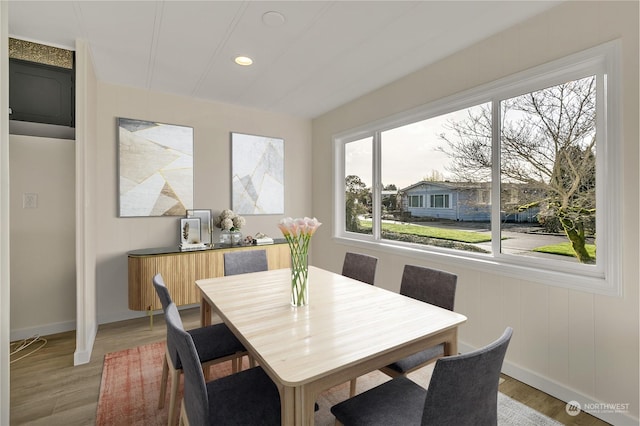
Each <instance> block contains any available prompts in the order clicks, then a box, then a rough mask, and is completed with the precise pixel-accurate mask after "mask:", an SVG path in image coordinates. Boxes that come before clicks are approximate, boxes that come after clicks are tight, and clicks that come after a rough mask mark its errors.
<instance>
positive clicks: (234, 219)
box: [213, 209, 247, 232]
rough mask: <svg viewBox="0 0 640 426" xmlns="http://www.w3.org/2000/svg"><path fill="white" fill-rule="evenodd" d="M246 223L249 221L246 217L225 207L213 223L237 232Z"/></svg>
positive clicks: (223, 228)
mask: <svg viewBox="0 0 640 426" xmlns="http://www.w3.org/2000/svg"><path fill="white" fill-rule="evenodd" d="M245 223H247V221H246V220H245V219H244V217H242V216H239V215H237V214H235V213H234V212H233V211H232V210H229V209H225V210H222V212H221V213H220V215H219V216H218V217H217V218H216V221H215V222H214V224H213V225H214V226H215V227H216V228H220V229H222V230H223V231H230V232H235V231H239V230H240V228H242V227H243V226H244V224H245Z"/></svg>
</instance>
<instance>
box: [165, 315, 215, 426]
mask: <svg viewBox="0 0 640 426" xmlns="http://www.w3.org/2000/svg"><path fill="white" fill-rule="evenodd" d="M165 319H166V321H167V342H169V341H172V342H173V343H174V344H175V346H176V348H177V350H178V355H179V356H180V360H181V361H182V371H183V373H184V397H183V398H184V408H185V411H186V414H187V418H188V419H189V424H191V425H205V424H208V423H209V402H208V400H209V397H208V395H207V386H206V383H205V379H204V374H203V373H202V365H201V364H200V358H199V357H198V352H197V350H196V346H195V344H194V343H193V339H192V338H191V335H190V334H189V333H187V332H186V331H184V327H183V325H182V320H181V319H180V314H179V313H178V308H176V305H175V304H174V303H170V304H169V306H167V309H166V312H165Z"/></svg>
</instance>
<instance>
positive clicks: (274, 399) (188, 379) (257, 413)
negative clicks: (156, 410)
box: [166, 303, 281, 426]
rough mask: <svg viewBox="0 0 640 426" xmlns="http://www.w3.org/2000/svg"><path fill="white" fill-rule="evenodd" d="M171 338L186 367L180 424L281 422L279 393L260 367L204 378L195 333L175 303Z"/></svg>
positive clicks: (171, 306) (169, 330)
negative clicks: (211, 379)
mask: <svg viewBox="0 0 640 426" xmlns="http://www.w3.org/2000/svg"><path fill="white" fill-rule="evenodd" d="M166 320H167V335H168V339H170V340H171V341H173V342H174V343H175V346H176V348H177V350H178V355H179V357H180V359H181V360H182V366H183V369H184V397H183V400H182V413H181V415H180V419H181V424H187V425H189V424H190V425H194V426H204V425H222V424H225V425H248V426H250V425H278V426H279V425H280V423H281V422H280V418H281V416H280V395H279V393H278V388H277V387H276V385H275V383H273V381H272V380H271V379H270V378H269V376H268V375H267V374H266V373H265V372H264V371H263V370H262V368H260V367H255V368H250V369H247V370H243V371H241V372H239V373H235V374H231V375H229V376H225V377H222V378H220V379H216V380H213V381H210V382H205V378H204V374H203V373H202V369H201V367H200V359H199V353H198V351H197V349H196V346H195V344H194V340H193V338H192V337H193V336H192V335H191V334H189V333H187V332H185V331H184V328H183V327H182V321H181V320H180V315H179V313H178V309H177V308H176V305H175V304H174V303H171V304H169V306H168V307H167V309H166Z"/></svg>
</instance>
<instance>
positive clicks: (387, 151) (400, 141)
mask: <svg viewBox="0 0 640 426" xmlns="http://www.w3.org/2000/svg"><path fill="white" fill-rule="evenodd" d="M465 116H466V110H464V111H457V112H453V113H450V114H446V115H441V116H438V117H434V118H430V119H428V120H424V121H420V122H417V123H414V124H410V125H407V126H403V127H399V128H396V129H393V130H389V131H386V132H383V134H382V160H383V161H382V183H383V185H385V186H387V185H390V184H395V185H396V186H397V187H398V189H401V188H405V187H407V186H409V185H413V184H414V183H416V182H419V181H421V180H423V179H424V178H425V177H430V176H431V175H432V173H433V171H434V170H436V171H438V172H440V173H442V174H443V175H444V176H445V178H450V179H452V178H453V176H451V174H450V173H449V172H448V171H447V170H446V168H445V166H446V165H447V164H448V163H449V161H450V160H449V158H448V157H447V156H446V155H445V154H444V153H442V152H439V151H437V147H439V146H446V144H445V142H444V141H442V140H441V139H440V138H439V137H438V135H439V134H441V133H449V134H450V133H451V130H447V129H445V127H444V125H445V124H446V122H447V120H448V119H450V118H453V117H456V118H460V117H465ZM368 141H370V139H368ZM346 154H347V155H346V162H345V164H346V167H347V168H346V173H347V175H357V176H359V177H360V178H361V179H362V180H363V181H364V182H365V183H366V185H367V187H370V186H371V184H372V178H371V161H372V154H371V143H370V142H367V141H362V142H361V143H351V144H348V146H347V153H346Z"/></svg>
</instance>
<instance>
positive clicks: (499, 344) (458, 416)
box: [422, 327, 513, 426]
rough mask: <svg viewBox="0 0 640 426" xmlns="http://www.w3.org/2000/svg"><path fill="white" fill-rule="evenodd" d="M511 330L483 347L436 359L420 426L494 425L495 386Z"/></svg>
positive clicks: (495, 411)
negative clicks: (421, 425)
mask: <svg viewBox="0 0 640 426" xmlns="http://www.w3.org/2000/svg"><path fill="white" fill-rule="evenodd" d="M512 333H513V329H512V328H511V327H507V328H506V330H505V331H504V333H503V334H502V336H501V337H500V338H499V339H498V340H496V341H495V342H493V343H491V344H489V345H487V346H485V347H484V348H481V349H478V350H475V351H473V352H469V353H466V354H462V355H456V356H449V357H444V358H440V359H438V361H436V365H435V367H434V369H433V374H432V375H431V381H430V382H429V387H428V388H427V396H426V399H425V404H424V411H423V413H422V424H423V425H459V426H465V425H470V426H475V425H495V424H497V422H498V384H499V381H500V370H501V369H502V362H503V361H504V356H505V353H506V352H507V347H508V346H509V341H510V340H511V335H512Z"/></svg>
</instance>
